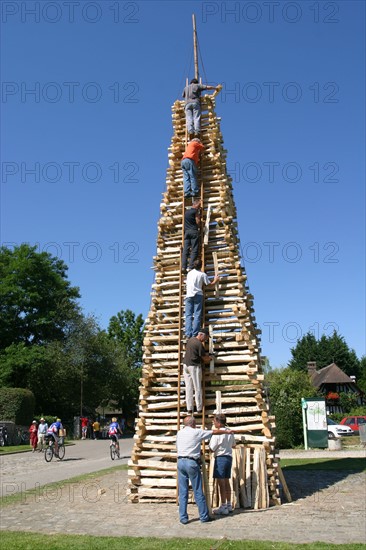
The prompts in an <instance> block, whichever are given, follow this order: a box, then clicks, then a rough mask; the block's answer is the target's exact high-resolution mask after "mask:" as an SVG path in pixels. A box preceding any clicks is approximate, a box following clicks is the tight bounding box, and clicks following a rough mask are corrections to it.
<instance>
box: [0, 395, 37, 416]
mask: <svg viewBox="0 0 366 550" xmlns="http://www.w3.org/2000/svg"><path fill="white" fill-rule="evenodd" d="M33 412H34V395H33V394H32V392H31V391H29V390H25V389H23V388H0V418H1V419H2V420H10V421H11V422H15V423H16V424H24V425H27V424H30V423H31V421H32V419H33Z"/></svg>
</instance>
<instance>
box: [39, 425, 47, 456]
mask: <svg viewBox="0 0 366 550" xmlns="http://www.w3.org/2000/svg"><path fill="white" fill-rule="evenodd" d="M47 430H48V424H47V422H45V419H44V418H41V420H40V421H39V425H38V434H37V435H38V446H39V452H40V453H41V452H42V451H43V448H44V447H45V440H46V435H47Z"/></svg>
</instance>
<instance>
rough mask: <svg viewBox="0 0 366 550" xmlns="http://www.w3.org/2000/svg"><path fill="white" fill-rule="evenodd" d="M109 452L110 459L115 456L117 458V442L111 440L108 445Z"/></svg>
mask: <svg viewBox="0 0 366 550" xmlns="http://www.w3.org/2000/svg"><path fill="white" fill-rule="evenodd" d="M109 452H110V454H111V459H112V460H114V459H115V458H116V457H117V458H119V448H118V447H117V442H116V441H114V440H112V441H111V443H110V445H109Z"/></svg>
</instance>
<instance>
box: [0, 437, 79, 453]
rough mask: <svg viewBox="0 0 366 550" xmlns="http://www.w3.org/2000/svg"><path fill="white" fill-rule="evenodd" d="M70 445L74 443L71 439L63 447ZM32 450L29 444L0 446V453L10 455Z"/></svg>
mask: <svg viewBox="0 0 366 550" xmlns="http://www.w3.org/2000/svg"><path fill="white" fill-rule="evenodd" d="M70 445H75V443H73V442H72V441H65V447H69V446H70ZM30 452H32V447H31V446H30V445H27V444H26V445H24V444H23V445H9V446H7V447H0V455H1V456H5V455H12V454H15V453H30Z"/></svg>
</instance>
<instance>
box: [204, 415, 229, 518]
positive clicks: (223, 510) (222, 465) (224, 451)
mask: <svg viewBox="0 0 366 550" xmlns="http://www.w3.org/2000/svg"><path fill="white" fill-rule="evenodd" d="M214 426H215V428H216V429H217V430H225V431H224V432H221V433H220V432H219V433H220V435H214V436H213V437H212V438H211V440H210V449H211V451H213V452H214V456H215V465H214V472H213V477H214V479H217V483H218V485H219V489H220V497H221V506H220V507H219V508H216V510H213V513H214V514H220V515H223V516H227V515H228V514H229V513H231V512H232V511H233V508H232V504H231V487H230V478H231V465H232V461H233V451H232V449H233V447H235V438H234V436H233V432H231V431H230V430H228V429H227V428H226V416H225V415H224V414H215V416H214Z"/></svg>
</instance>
